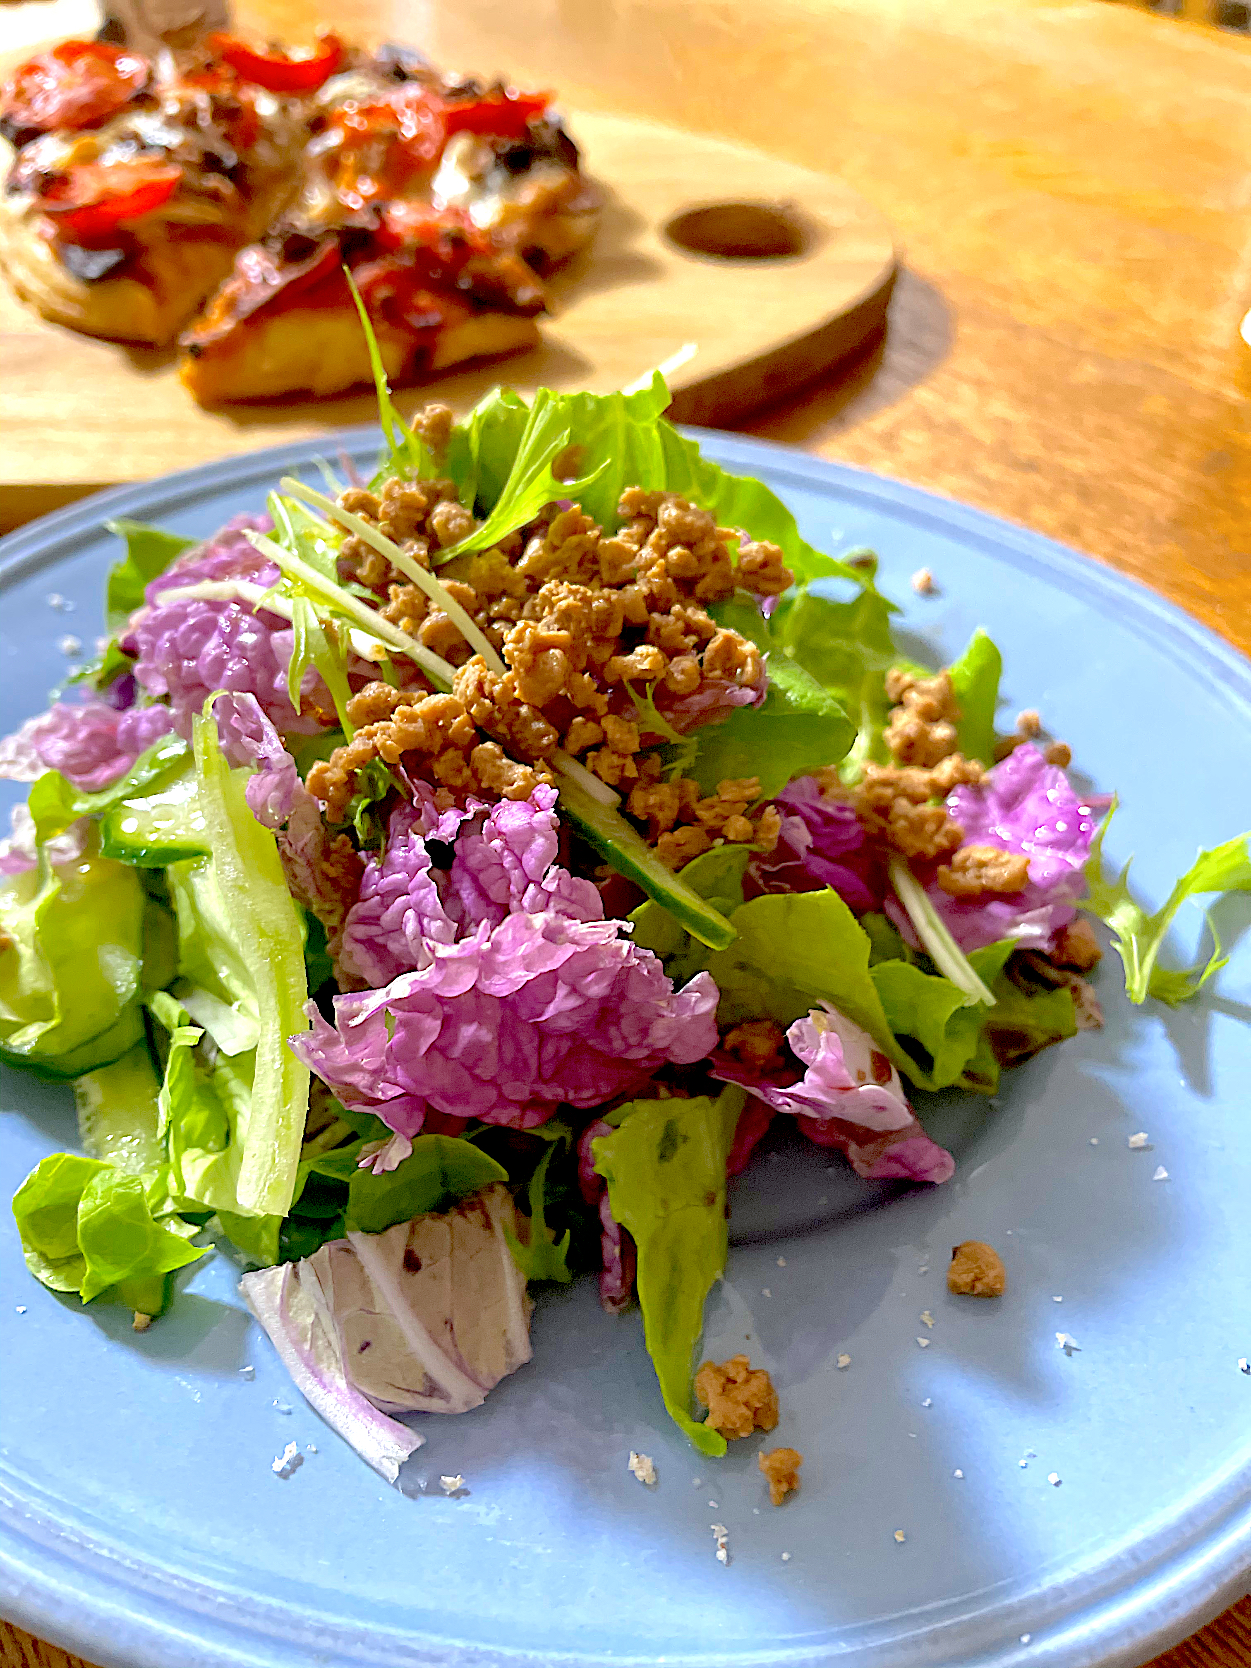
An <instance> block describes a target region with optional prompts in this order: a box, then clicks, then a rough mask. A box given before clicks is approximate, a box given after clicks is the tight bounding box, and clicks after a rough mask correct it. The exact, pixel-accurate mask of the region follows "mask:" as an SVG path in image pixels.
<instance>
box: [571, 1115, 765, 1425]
mask: <svg viewBox="0 0 1251 1668" xmlns="http://www.w3.org/2000/svg"><path fill="white" fill-rule="evenodd" d="M745 1100H746V1095H745V1094H744V1092H743V1090H741V1089H738V1088H734V1087H731V1088H727V1089H725V1090H723V1091H722V1093H721V1094H720V1095H718V1097H717V1098H716V1100H713V1099H711V1098H710V1097H709V1096H707V1095H701V1096H698V1097H695V1098H693V1099H691V1100H637V1101H633V1102H632V1103H630V1104H629V1105H628V1106H625V1107H622V1108H619V1109H618V1110H619V1113H620V1114H621V1118H620V1124H619V1127H618V1128H616V1129H615V1130H614V1131H613V1133H612V1134H611V1135H604V1136H601V1137H600V1138H599V1139H598V1140H597V1141H594V1142H592V1152H593V1155H594V1160H595V1168H596V1170H597V1171H598V1172H599V1174H600V1175H601V1176H603V1177H604V1179H605V1181H606V1182H607V1183H608V1201H609V1204H610V1206H611V1208H612V1213H613V1215H614V1216H615V1217H616V1219H617V1221H618V1222H620V1223H621V1224H622V1226H623V1227H624V1228H626V1229H627V1230H628V1232H629V1233H630V1234H632V1235H633V1237H634V1242H635V1244H636V1246H637V1247H638V1282H637V1284H638V1297H639V1307H640V1308H641V1309H642V1311H643V1332H644V1336H645V1338H646V1340H647V1352H648V1354H649V1355H650V1356H651V1358H652V1365H653V1366H654V1367H655V1369H656V1378H657V1380H658V1382H659V1384H660V1393H661V1395H662V1396H663V1398H664V1403H665V1407H666V1408H667V1409H668V1411H669V1416H670V1417H671V1418H672V1420H673V1422H674V1423H675V1424H676V1425H677V1426H678V1427H679V1429H681V1430H683V1431H685V1432H686V1434H687V1436H688V1437H689V1438H690V1439H691V1441H692V1442H693V1443H694V1445H695V1447H696V1448H698V1449H699V1451H700V1453H703V1454H713V1455H716V1454H724V1453H725V1449H726V1442H725V1438H724V1437H723V1436H721V1435H720V1434H719V1433H718V1432H717V1431H714V1430H711V1429H710V1428H709V1427H708V1426H707V1425H706V1424H701V1423H699V1422H698V1421H697V1420H695V1419H693V1418H692V1417H691V1378H692V1371H693V1367H694V1355H695V1350H696V1348H697V1346H698V1344H699V1339H700V1334H701V1333H702V1331H703V1324H704V1300H705V1299H706V1298H707V1296H708V1293H709V1291H710V1290H711V1289H712V1284H713V1281H714V1280H716V1279H718V1278H719V1277H720V1275H721V1273H722V1271H723V1269H724V1268H725V1258H726V1249H727V1244H728V1240H727V1234H726V1225H725V1165H726V1159H727V1158H728V1156H729V1152H730V1147H731V1145H732V1144H733V1141H734V1131H735V1128H736V1126H737V1124H738V1119H739V1113H740V1112H741V1111H742V1109H743V1104H744V1101H745Z"/></svg>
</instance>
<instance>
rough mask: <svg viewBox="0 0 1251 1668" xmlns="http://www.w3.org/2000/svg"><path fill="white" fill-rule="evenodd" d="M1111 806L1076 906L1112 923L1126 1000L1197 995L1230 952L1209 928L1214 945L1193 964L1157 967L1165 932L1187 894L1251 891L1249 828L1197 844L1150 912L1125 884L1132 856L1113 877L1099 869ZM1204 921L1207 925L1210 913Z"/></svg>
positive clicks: (1172, 1003) (1177, 999) (1171, 1002)
mask: <svg viewBox="0 0 1251 1668" xmlns="http://www.w3.org/2000/svg"><path fill="white" fill-rule="evenodd" d="M1115 811H1116V805H1115V803H1114V804H1113V806H1112V809H1111V810H1110V811H1109V812H1108V814H1107V816H1106V817H1105V818H1104V820H1103V825H1102V827H1101V828H1100V830H1099V833H1098V835H1097V836H1096V838H1095V841H1094V844H1093V846H1092V847H1091V853H1090V860H1089V862H1088V863H1087V865H1086V879H1087V882H1088V884H1089V888H1090V890H1089V893H1088V895H1087V897H1086V898H1084V899H1083V900H1082V902H1081V905H1080V907H1081V908H1082V909H1085V910H1088V911H1089V913H1090V914H1091V915H1095V916H1097V917H1098V919H1099V920H1101V921H1102V922H1104V923H1105V925H1107V926H1109V927H1111V929H1112V945H1113V948H1114V949H1115V950H1116V953H1117V955H1118V956H1120V958H1121V962H1122V965H1123V966H1124V969H1125V991H1126V994H1127V995H1128V997H1129V999H1130V1001H1131V1002H1138V1003H1141V1002H1145V1001H1146V999H1147V997H1148V996H1155V997H1158V999H1159V1000H1160V1001H1162V1002H1167V1003H1168V1004H1169V1006H1170V1007H1176V1006H1177V1004H1178V1003H1179V1002H1185V1001H1188V1000H1189V999H1190V998H1191V997H1192V996H1195V995H1197V994H1198V992H1199V991H1200V990H1202V989H1203V987H1204V985H1205V984H1206V983H1207V982H1208V980H1209V979H1210V978H1212V977H1213V976H1214V975H1215V974H1216V973H1219V972H1220V970H1221V968H1222V967H1224V966H1225V964H1226V962H1227V961H1228V960H1229V958H1228V956H1224V955H1222V953H1221V945H1220V941H1219V940H1218V939H1217V938H1216V931H1215V928H1212V937H1213V940H1214V941H1215V948H1214V949H1213V951H1212V953H1211V955H1210V956H1208V957H1207V958H1206V960H1205V959H1204V958H1203V957H1200V959H1199V960H1198V961H1196V962H1195V963H1194V965H1193V966H1192V967H1187V968H1182V969H1179V970H1176V971H1174V970H1171V969H1168V968H1162V967H1157V966H1156V958H1157V957H1158V955H1159V953H1160V948H1161V946H1162V945H1163V943H1164V938H1165V935H1166V934H1167V932H1168V929H1169V926H1170V925H1171V923H1172V920H1173V917H1174V916H1175V915H1176V914H1177V911H1178V910H1179V909H1180V908H1181V906H1182V904H1183V903H1184V902H1185V901H1186V899H1187V898H1192V897H1197V896H1202V895H1205V894H1210V893H1213V892H1251V834H1240V835H1238V836H1237V837H1236V838H1235V839H1232V840H1226V841H1225V843H1224V844H1223V845H1219V846H1216V847H1214V848H1213V849H1212V850H1211V851H1202V850H1201V851H1200V852H1199V854H1198V856H1197V857H1196V858H1195V860H1194V862H1193V863H1192V864H1191V865H1190V867H1189V868H1188V869H1187V870H1186V872H1185V874H1184V875H1182V876H1181V878H1180V879H1179V880H1178V881H1177V882H1176V884H1175V885H1174V887H1173V890H1172V891H1171V892H1170V893H1169V895H1168V897H1167V898H1166V899H1165V901H1164V903H1163V904H1162V905H1161V907H1160V908H1159V909H1157V910H1156V911H1155V913H1154V914H1153V915H1148V914H1147V912H1146V910H1145V909H1143V907H1142V905H1141V904H1139V903H1138V902H1137V901H1136V899H1135V898H1134V896H1133V894H1132V892H1131V891H1130V889H1129V869H1130V863H1132V862H1133V859H1132V858H1131V859H1130V861H1129V863H1126V865H1125V867H1124V868H1123V869H1122V870H1121V872H1120V874H1119V875H1118V876H1117V877H1116V878H1115V879H1114V880H1109V879H1105V877H1104V874H1103V839H1104V835H1105V834H1106V833H1107V830H1108V825H1109V823H1110V822H1111V821H1112V817H1113V815H1114V814H1115ZM1208 925H1209V927H1211V921H1210V919H1209V922H1208Z"/></svg>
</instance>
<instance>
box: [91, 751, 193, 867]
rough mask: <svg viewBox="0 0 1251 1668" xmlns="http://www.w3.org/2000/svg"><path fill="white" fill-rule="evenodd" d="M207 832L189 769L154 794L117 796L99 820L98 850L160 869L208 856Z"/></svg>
mask: <svg viewBox="0 0 1251 1668" xmlns="http://www.w3.org/2000/svg"><path fill="white" fill-rule="evenodd" d="M208 849H209V846H208V836H207V834H206V832H205V827H204V816H203V813H202V812H201V810H200V800H199V795H198V793H197V791H196V775H195V767H194V765H192V764H191V763H190V761H188V768H187V769H186V770H185V771H184V772H183V773H182V774H181V775H180V776H178V777H177V778H176V779H175V780H174V781H172V782H170V783H169V784H168V785H167V786H165V787H163V788H162V789H161V790H160V791H159V792H158V793H150V794H143V795H140V796H137V797H136V798H134V799H123V800H122V801H121V802H120V803H119V804H117V805H114V806H112V807H111V808H110V809H109V810H108V811H106V812H105V814H104V816H103V818H102V819H101V822H100V851H101V853H102V854H103V855H104V856H105V857H113V858H117V859H118V860H119V861H120V862H122V863H130V864H132V865H134V866H135V867H136V868H140V869H156V868H164V867H165V866H166V865H167V864H169V863H180V862H182V861H184V860H185V859H186V858H189V857H206V856H207V855H208Z"/></svg>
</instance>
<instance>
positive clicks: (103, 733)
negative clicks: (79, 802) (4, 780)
mask: <svg viewBox="0 0 1251 1668" xmlns="http://www.w3.org/2000/svg"><path fill="white" fill-rule="evenodd" d="M172 728H173V714H172V713H171V712H170V710H169V708H168V707H166V706H159V705H158V706H147V707H130V708H128V709H127V710H126V711H125V712H119V711H118V710H117V708H116V707H113V706H111V705H110V704H109V703H108V702H107V701H101V700H98V699H97V698H96V697H94V696H92V697H89V698H88V699H87V700H84V701H56V702H54V703H53V704H52V706H51V707H49V708H48V710H47V712H41V713H40V714H39V716H38V717H37V718H30V719H27V721H26V723H25V724H23V725H22V727H21V729H20V730H15V731H14V732H13V734H12V735H10V736H6V737H5V738H4V740H3V741H0V776H7V777H9V778H10V779H11V780H13V781H17V782H33V781H35V779H36V778H37V777H39V776H42V775H43V773H44V771H45V770H59V771H60V772H61V774H62V775H63V776H65V777H67V778H68V779H69V781H71V782H72V783H73V784H74V786H75V787H76V788H78V789H80V790H81V791H82V792H84V793H99V791H100V790H101V788H107V787H109V786H110V784H112V783H113V782H116V781H117V779H118V778H119V777H121V776H124V775H125V774H126V772H127V771H128V770H129V769H130V768H131V766H132V765H133V764H134V762H135V760H136V759H137V758H138V757H139V755H140V754H141V753H144V752H146V751H147V749H148V748H149V747H151V745H152V743H153V742H154V741H156V740H158V738H159V737H161V736H163V735H165V734H166V733H167V732H168V731H169V730H170V729H172Z"/></svg>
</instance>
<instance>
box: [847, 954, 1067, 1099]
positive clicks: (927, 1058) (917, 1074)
mask: <svg viewBox="0 0 1251 1668" xmlns="http://www.w3.org/2000/svg"><path fill="white" fill-rule="evenodd" d="M1012 950H1013V945H1012V942H1011V941H1010V940H1009V939H1003V940H1001V941H1000V942H999V943H998V944H992V945H989V946H988V947H987V948H986V949H984V950H974V951H973V952H972V953H971V954H970V956H969V961H970V962H971V963H972V965H973V968H974V970H975V971H976V973H977V975H978V977H979V978H981V979H982V980H983V981H984V982H985V983H986V984H987V985H988V986H990V987H991V989H992V991H994V990H995V988H996V987H995V980H996V979H997V978H998V977H999V974H1000V973H1001V972H1002V970H1003V967H1004V963H1005V962H1006V961H1007V959H1008V957H1009V956H1010V955H1011V954H1012ZM869 977H870V978H871V979H872V981H873V984H874V987H875V989H876V990H877V993H878V996H879V997H880V998H881V1002H882V1009H883V1011H884V1013H885V1015H886V1020H887V1023H888V1024H889V1026H890V1028H891V1030H892V1032H893V1033H894V1034H895V1036H896V1038H897V1039H899V1040H900V1045H901V1047H902V1048H903V1049H904V1051H905V1052H906V1054H907V1055H908V1061H909V1063H908V1065H907V1066H905V1067H904V1068H902V1069H903V1070H904V1071H905V1073H906V1075H907V1076H908V1077H909V1078H910V1079H911V1081H912V1082H913V1083H914V1084H915V1085H916V1086H917V1087H918V1088H920V1089H945V1088H947V1087H949V1086H950V1085H951V1084H953V1083H958V1084H959V1085H960V1086H961V1087H962V1088H970V1089H974V1088H975V1089H982V1090H983V1091H984V1092H985V1093H987V1094H990V1093H992V1092H993V1091H994V1088H995V1087H996V1085H997V1083H998V1077H999V1074H998V1069H997V1068H995V1069H993V1070H991V1071H989V1072H988V1069H987V1066H986V1064H985V1061H984V1060H981V1061H978V1063H977V1065H976V1067H974V1062H975V1060H976V1059H977V1056H978V1053H979V1048H980V1044H981V1040H982V1037H983V1034H984V1032H985V1029H986V1024H987V1016H988V1015H990V1014H991V1013H992V1010H991V1009H989V1008H987V1007H986V1005H985V1003H981V1002H979V1003H975V1004H974V1005H972V1006H969V1005H968V998H967V996H966V993H965V992H964V991H963V990H962V989H961V987H960V986H959V985H956V984H953V983H952V981H951V980H950V979H945V978H944V977H943V976H942V974H940V973H926V972H924V971H922V969H921V968H919V967H917V966H916V965H915V964H913V963H910V962H907V961H878V962H874V963H873V965H872V966H871V967H870V969H869ZM1012 988H1013V989H1015V987H1012ZM1017 994H1018V995H1019V994H1020V993H1019V992H1017ZM1071 1006H1072V1004H1071V1002H1070V1008H1071ZM993 1014H994V1022H996V1023H997V1022H998V1019H999V1012H998V1007H997V1006H996V1008H995V1009H994V1010H993ZM991 1064H992V1067H993V1056H992V1057H991ZM988 1076H989V1077H990V1078H992V1079H993V1081H990V1082H989V1083H988V1082H987V1078H988Z"/></svg>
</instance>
